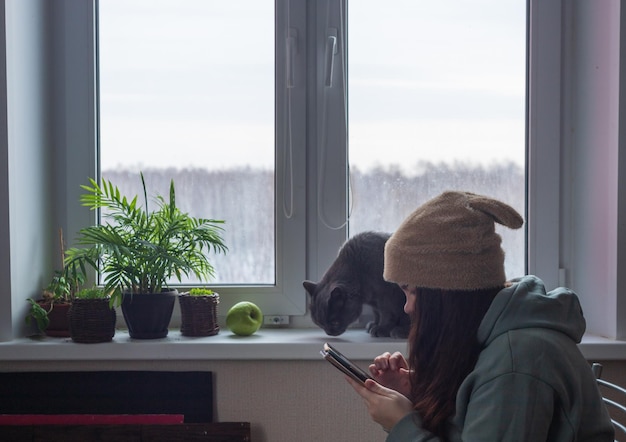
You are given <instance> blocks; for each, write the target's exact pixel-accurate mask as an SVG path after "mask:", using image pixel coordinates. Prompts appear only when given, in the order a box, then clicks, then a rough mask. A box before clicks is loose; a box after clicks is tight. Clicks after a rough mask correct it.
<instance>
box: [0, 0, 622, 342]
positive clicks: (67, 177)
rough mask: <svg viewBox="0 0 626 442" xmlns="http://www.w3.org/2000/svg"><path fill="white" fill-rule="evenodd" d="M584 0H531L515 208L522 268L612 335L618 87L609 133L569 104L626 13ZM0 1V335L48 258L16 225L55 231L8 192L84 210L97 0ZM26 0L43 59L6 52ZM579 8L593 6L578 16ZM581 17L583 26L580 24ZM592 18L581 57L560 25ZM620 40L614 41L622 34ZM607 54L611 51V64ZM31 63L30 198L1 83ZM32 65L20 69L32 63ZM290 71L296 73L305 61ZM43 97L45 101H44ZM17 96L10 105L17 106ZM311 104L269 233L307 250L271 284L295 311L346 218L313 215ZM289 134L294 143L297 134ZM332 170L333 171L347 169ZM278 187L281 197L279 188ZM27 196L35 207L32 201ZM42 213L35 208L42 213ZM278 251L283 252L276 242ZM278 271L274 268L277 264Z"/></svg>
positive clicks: (13, 47) (6, 86)
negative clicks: (288, 280)
mask: <svg viewBox="0 0 626 442" xmlns="http://www.w3.org/2000/svg"><path fill="white" fill-rule="evenodd" d="M292 3H293V2H292ZM316 3H317V2H307V3H306V8H308V10H307V11H306V12H311V9H313V8H316V7H320V6H319V5H317V6H316ZM320 3H321V2H320ZM583 3H584V2H583ZM583 3H580V4H578V3H577V4H571V2H562V1H561V0H530V1H529V5H530V6H529V11H530V13H529V26H530V39H529V71H528V79H529V85H530V89H529V96H528V107H529V116H528V118H529V120H528V144H529V148H528V149H529V150H528V192H527V195H528V212H527V214H526V219H527V225H528V229H529V234H528V268H529V272H530V273H534V274H537V275H539V276H540V277H542V279H544V281H545V282H546V285H547V287H548V288H551V287H554V286H556V285H559V283H564V284H565V285H568V286H570V287H572V288H573V289H574V290H576V291H578V292H579V295H580V296H581V301H582V303H583V308H584V309H585V313H586V316H587V318H588V323H587V325H588V331H591V332H592V333H598V334H602V335H604V336H608V337H614V338H615V337H617V338H624V337H626V331H625V330H624V328H626V321H624V320H622V319H626V302H625V301H626V293H625V292H626V290H624V287H623V283H622V282H621V280H620V278H619V276H620V275H619V273H620V272H619V270H620V268H621V266H622V265H623V262H624V256H626V255H625V251H626V241H625V240H624V238H625V233H626V225H625V226H621V225H620V223H619V221H620V220H622V219H624V216H625V213H626V191H624V190H621V189H624V188H625V187H624V186H623V184H624V181H625V178H624V176H625V175H626V174H625V173H624V171H625V170H626V163H625V161H626V160H625V159H624V158H623V156H620V155H619V151H620V150H621V149H620V148H621V145H622V144H623V143H624V142H625V141H626V137H624V135H623V133H624V130H623V129H624V122H623V121H620V119H619V115H620V114H621V113H623V112H624V106H626V99H622V100H618V102H617V105H614V107H611V108H610V109H608V110H606V112H607V115H603V117H606V118H604V120H606V121H609V123H611V124H612V125H613V126H611V127H610V128H609V129H610V130H612V131H613V130H616V131H617V134H616V135H614V136H612V138H610V139H608V140H604V139H602V136H601V135H598V134H597V133H603V131H602V130H601V129H604V127H602V123H603V121H600V120H598V119H593V118H592V119H589V118H587V117H586V116H585V113H584V106H585V105H587V103H584V104H581V103H580V102H577V98H580V97H582V96H584V94H585V93H586V92H594V91H593V89H594V88H595V87H600V92H603V91H604V90H603V89H601V85H604V84H605V83H606V82H605V81H604V80H606V78H604V77H602V75H607V74H604V73H603V72H604V71H603V70H602V69H604V68H607V69H608V68H610V74H611V75H613V77H616V79H615V78H613V77H611V78H610V79H611V81H612V82H609V85H608V86H606V87H613V88H614V87H615V85H616V84H617V85H618V86H619V85H620V84H626V68H624V67H622V66H623V65H624V63H623V62H622V60H624V59H626V56H625V55H624V50H621V49H620V45H619V42H620V41H624V40H626V39H625V38H624V36H623V35H624V34H626V18H625V17H626V13H625V12H624V11H622V10H621V9H620V6H619V2H617V1H614V2H591V3H592V4H593V9H590V10H586V9H585V8H591V6H590V5H586V4H583ZM0 6H1V7H2V8H3V10H4V13H5V14H4V18H5V21H3V23H2V26H1V29H2V31H3V32H2V33H1V35H0V39H1V40H2V41H1V43H2V45H3V47H4V48H5V52H4V53H3V54H0V55H2V57H3V58H4V60H3V61H4V69H6V75H5V77H0V80H2V85H1V87H0V95H2V97H0V98H1V99H0V102H1V103H6V110H5V111H6V112H4V114H5V115H6V120H4V119H3V121H0V124H1V125H2V127H1V129H2V130H0V137H2V140H1V143H0V154H1V155H2V161H0V168H2V170H0V172H2V173H1V174H3V175H4V176H5V178H7V181H8V183H7V186H6V187H4V186H3V189H2V190H1V191H0V202H1V203H2V204H3V206H6V207H8V208H9V211H8V213H9V216H8V221H7V219H6V218H2V219H3V223H5V224H6V223H8V226H7V225H5V224H3V225H2V228H0V235H2V237H0V240H1V242H2V243H3V244H8V247H4V248H2V250H0V258H2V259H1V261H2V262H3V263H4V267H3V269H4V270H3V273H2V274H3V275H5V276H6V277H8V279H9V286H10V287H9V288H10V293H11V296H5V297H2V298H0V299H1V300H0V307H2V308H0V312H1V313H0V319H2V321H0V323H2V324H3V325H2V327H1V328H0V339H2V340H6V339H7V338H8V339H10V338H11V336H19V335H20V334H19V330H20V326H19V325H18V324H22V323H23V315H22V312H23V310H24V308H23V304H24V300H25V299H26V298H27V297H29V296H34V294H35V293H36V292H37V291H38V290H39V289H40V287H39V285H40V284H41V279H42V278H43V277H45V276H47V274H48V273H49V266H46V265H44V264H46V263H45V262H43V261H41V260H40V259H38V260H33V259H32V258H31V259H24V258H25V257H24V256H23V253H21V251H20V250H21V245H22V243H23V242H24V240H25V238H28V237H30V236H32V235H37V237H43V238H44V239H46V238H47V239H46V241H47V242H48V244H55V243H56V241H55V238H54V236H55V235H56V229H53V228H51V229H49V230H48V231H47V232H46V233H42V232H40V229H39V227H38V225H34V224H33V223H30V222H29V221H30V219H31V218H30V217H31V216H32V215H33V212H36V211H35V210H25V209H24V208H23V207H22V205H20V204H18V200H19V199H20V198H35V200H33V201H40V202H41V203H42V204H41V205H42V207H43V206H45V204H44V203H45V201H46V199H50V200H52V201H53V202H54V208H55V211H54V216H55V217H56V218H55V219H56V220H57V221H58V223H57V224H58V225H61V226H63V228H64V230H65V231H66V232H76V231H78V230H79V229H80V227H82V226H85V225H89V224H92V223H93V222H94V219H93V214H92V213H88V212H86V211H84V210H83V209H82V208H80V206H79V202H78V201H79V200H78V196H79V194H80V187H79V186H80V184H82V183H84V182H85V180H86V179H87V177H89V176H95V173H96V170H95V164H96V163H95V160H96V157H97V151H96V149H95V146H96V145H97V144H96V140H97V138H98V137H97V127H96V125H95V121H96V116H97V115H96V111H97V106H96V103H95V99H94V97H95V94H94V91H95V88H96V86H97V85H96V77H95V72H96V70H95V63H94V60H95V58H94V48H95V42H96V32H95V27H94V23H95V21H94V19H95V0H90V1H85V0H57V1H55V2H41V3H39V2H37V3H36V2H30V3H28V4H27V2H16V3H13V1H12V0H2V1H0ZM17 6H19V8H18V7H17ZM28 8H34V9H36V8H41V9H45V14H41V16H45V17H46V18H47V20H49V21H47V22H46V25H47V26H48V32H49V36H50V40H49V41H48V42H47V43H46V45H47V46H46V49H49V50H50V52H49V54H48V55H45V57H48V58H47V59H46V60H47V62H46V63H39V64H37V63H33V62H32V60H30V59H25V58H22V57H19V56H18V55H17V54H20V53H21V51H22V50H25V51H31V49H32V48H33V47H35V46H33V45H34V43H33V42H30V41H29V42H26V43H25V42H23V41H21V40H20V39H18V38H16V37H15V35H14V34H11V32H9V31H10V30H11V29H12V26H14V25H13V24H12V23H15V22H14V20H15V19H17V20H18V22H19V23H20V24H21V25H26V26H27V25H28V23H29V22H28V20H26V17H25V14H24V13H25V12H26V9H28ZM292 11H297V14H296V15H295V16H294V17H293V21H294V22H295V23H301V24H299V25H298V26H303V33H304V35H307V36H309V37H310V36H311V34H312V33H313V28H311V25H310V24H309V23H306V22H300V21H298V20H302V19H303V17H302V15H301V14H303V13H304V10H298V9H297V8H296V9H292ZM603 14H604V15H603ZM586 15H587V16H588V15H595V16H594V17H592V18H589V19H587V18H585V17H586ZM598 17H600V18H605V19H606V18H609V19H610V20H608V23H609V24H610V26H607V25H606V23H607V21H606V20H605V21H602V20H596V21H594V20H593V19H594V18H598ZM580 24H583V25H584V26H582V27H581V26H579V25H580ZM31 25H32V26H33V30H32V32H33V34H35V32H36V30H35V27H36V26H37V25H38V22H37V23H35V22H32V23H31ZM307 26H308V28H307ZM20 30H21V31H22V33H21V34H20V35H25V34H27V33H28V31H27V30H26V29H25V28H23V27H22V28H20ZM317 31H318V32H319V30H317ZM601 31H606V32H607V33H608V38H609V40H610V42H611V44H609V45H605V46H601V47H606V48H607V49H606V52H600V53H599V54H596V55H597V56H598V57H600V58H599V59H598V60H596V59H591V55H589V53H587V52H585V51H581V52H582V53H578V52H577V51H575V50H574V46H572V43H571V41H570V37H572V35H574V36H575V37H577V38H578V41H579V42H588V41H595V40H594V39H598V38H600V37H602V36H603V35H604V34H603V33H602V32H601ZM313 34H314V33H313ZM599 36H600V37H599ZM616 42H617V44H616ZM279 46H280V45H279ZM323 46H324V45H323V44H321V43H319V40H317V41H315V40H311V39H310V38H309V39H308V40H307V44H306V47H302V46H300V45H299V46H298V50H299V51H300V49H302V50H303V52H302V57H303V59H302V61H303V62H304V58H306V59H307V60H309V59H311V58H313V57H316V56H317V55H319V54H318V52H319V51H320V50H322V49H321V48H323ZM599 47H600V46H599ZM621 47H626V45H624V44H622V45H621ZM583 49H584V48H583ZM40 52H41V54H38V55H40V56H41V57H42V58H44V53H45V52H46V51H43V50H42V51H40ZM29 53H30V52H29ZM298 53H299V54H300V52H298ZM585 57H587V58H585ZM620 57H621V60H620ZM615 60H618V63H617V67H615ZM591 62H593V63H591ZM33 66H34V67H35V68H38V69H41V73H40V74H41V75H40V76H41V77H45V78H46V80H47V81H48V82H49V83H48V87H49V88H50V91H51V93H50V94H48V96H47V97H40V98H39V101H41V102H43V103H44V105H43V106H42V107H41V110H43V111H44V112H45V113H46V114H47V115H48V117H47V118H48V119H49V120H50V122H51V123H50V126H51V127H52V130H51V131H50V134H49V138H50V140H47V142H46V143H44V142H41V143H39V145H41V146H46V149H47V148H49V147H50V146H52V148H53V149H54V154H55V155H54V158H55V161H56V163H55V164H54V167H55V171H56V172H57V173H56V174H55V176H54V178H53V185H52V186H50V187H48V188H47V189H46V191H47V192H48V193H47V194H45V195H42V196H40V197H39V198H40V200H37V198H38V196H37V195H35V194H32V195H30V194H29V195H28V196H23V195H21V194H20V193H19V189H21V188H22V187H21V186H20V185H21V184H23V183H28V181H25V179H23V178H22V177H23V176H27V175H28V174H31V175H33V174H38V173H39V172H43V171H46V172H47V171H48V169H46V167H47V168H49V167H50V164H46V165H39V163H37V162H33V161H32V154H33V149H35V150H36V149H38V148H39V147H37V146H35V145H34V144H33V145H32V146H31V145H29V146H27V147H28V150H27V151H24V153H23V149H22V146H19V147H18V146H15V145H13V144H12V143H13V138H12V135H11V133H16V132H19V131H20V130H22V129H20V128H16V127H15V126H14V125H13V124H14V121H13V120H14V118H15V112H14V110H15V109H14V107H15V103H16V100H17V99H18V98H21V99H23V97H16V96H15V94H16V93H17V92H18V91H16V90H14V89H12V86H13V84H12V81H14V77H13V75H15V73H16V72H20V71H21V69H22V68H28V69H30V68H32V67H33ZM298 66H300V65H298ZM302 66H303V65H302ZM297 69H302V67H300V68H296V71H295V72H298V70H297ZM320 69H321V67H320V68H318V69H317V72H315V73H312V72H311V71H306V75H307V81H308V83H307V84H308V88H307V89H306V90H304V91H301V92H299V93H302V94H304V95H305V96H306V97H307V99H308V100H309V101H311V100H313V101H315V100H318V101H319V97H317V96H316V93H315V92H314V91H313V90H312V85H311V81H312V79H315V78H317V76H318V75H319V70H320ZM30 72H31V73H32V70H31V71H30ZM300 74H302V75H304V71H301V72H300ZM39 78H40V77H37V76H33V79H32V80H29V79H27V80H20V87H21V89H20V91H21V90H25V89H24V82H27V81H32V82H33V84H35V82H36V81H38V80H39ZM26 86H27V85H26ZM613 90H614V89H613ZM624 90H626V88H619V98H622V97H624V94H625V93H624V92H623V91H624ZM590 96H594V97H595V96H596V95H593V94H590ZM28 98H31V97H28ZM602 99H603V96H599V98H597V100H596V101H594V102H593V103H592V104H594V105H595V106H597V107H601V106H602V105H603V104H604V103H603V102H602ZM45 103H48V104H47V106H46V105H45ZM23 108H24V107H23V106H22V107H21V108H20V109H23ZM316 109H317V108H316V107H310V108H309V110H308V111H306V113H305V114H301V115H298V117H297V118H296V120H294V121H296V124H299V125H300V126H299V127H300V128H304V130H302V131H301V132H302V133H306V134H307V138H306V139H305V141H304V144H305V145H306V149H305V151H306V154H305V163H306V168H305V169H304V170H303V169H298V170H296V169H295V168H294V178H295V181H294V182H297V183H298V184H297V185H294V186H293V189H294V191H297V195H296V194H294V202H297V204H299V205H302V207H300V209H301V210H302V211H303V213H302V214H299V215H298V216H302V217H303V219H304V222H303V224H300V225H299V226H298V227H297V228H293V229H292V230H290V227H288V226H287V225H284V226H282V228H284V229H285V231H286V232H287V234H286V235H285V236H283V237H282V241H283V242H282V243H281V242H280V241H281V239H279V240H278V244H279V247H278V253H279V254H280V253H286V251H288V250H291V249H293V248H295V247H292V246H293V244H290V243H289V242H288V239H289V238H293V239H294V240H295V243H294V244H296V245H297V246H296V247H300V246H302V244H304V248H305V250H306V254H305V255H303V257H300V258H298V259H297V261H298V262H299V263H300V264H304V262H306V271H302V270H299V271H298V272H297V274H296V277H295V278H294V281H295V282H293V283H292V285H291V286H288V285H287V284H283V285H282V287H281V288H282V290H283V293H286V294H287V296H292V298H290V299H293V300H295V301H294V304H293V306H291V307H289V308H290V309H291V311H292V312H295V313H293V314H302V313H303V312H304V310H305V308H306V305H305V304H306V298H305V295H304V291H303V290H302V289H301V287H300V283H301V280H300V279H301V278H302V277H303V276H304V277H307V278H311V279H315V278H318V277H319V276H320V274H321V273H323V270H324V269H325V268H326V267H327V265H328V263H329V262H330V261H331V260H332V258H334V254H335V253H336V244H337V243H338V242H341V241H337V240H338V239H340V238H345V232H341V231H335V230H333V231H332V232H329V231H327V229H325V228H324V226H321V225H320V223H319V222H318V221H317V219H318V216H317V213H316V204H315V203H314V202H317V200H318V198H317V189H316V186H315V185H314V183H315V179H314V178H312V177H315V176H316V171H317V168H316V167H317V165H316V159H317V158H319V151H318V150H317V146H318V144H319V143H318V140H317V138H316V135H315V132H316V127H317V125H318V124H319V122H318V118H317V113H316ZM311 110H313V111H311ZM20 118H21V114H20ZM621 120H623V119H621ZM596 129H597V130H596ZM581 132H582V135H581ZM596 132H597V133H596ZM340 135H341V134H339V136H340ZM299 143H303V142H302V141H299ZM294 146H296V144H294ZM296 147H299V148H301V147H302V144H299V145H297V146H296ZM594 149H595V150H594ZM296 150H298V151H299V154H302V152H301V151H300V150H299V149H294V157H295V152H296ZM596 151H598V152H601V153H602V155H600V156H601V158H600V159H601V160H602V161H604V163H601V164H600V165H604V166H607V167H606V168H605V169H606V170H604V169H602V168H599V169H598V168H596V169H593V170H590V168H586V167H585V164H584V161H585V160H586V159H588V158H593V159H594V160H595V159H596V158H595V157H593V155H595V154H593V152H596ZM590 152H592V153H590ZM43 153H44V151H43V150H42V154H43ZM9 154H10V155H9ZM590 155H591V156H590ZM598 161H600V160H598ZM23 164H30V165H31V167H33V166H36V167H39V168H41V170H39V169H37V170H30V169H29V170H22V168H20V165H23ZM294 164H295V161H294ZM607 170H608V173H607ZM620 172H621V173H620ZM583 179H584V180H587V181H589V182H598V183H599V184H598V185H597V186H594V187H593V188H592V189H581V187H579V186H576V185H572V182H573V181H574V180H583ZM343 180H344V178H343V177H341V178H338V179H337V182H336V183H338V184H341V183H342V181H343ZM594 180H596V181H594ZM279 181H280V180H277V182H279ZM343 182H344V184H345V181H343ZM312 183H313V184H312ZM620 184H622V185H621V186H620ZM338 198H339V199H338V202H337V203H336V205H338V206H342V205H343V201H342V198H345V196H344V197H340V196H338ZM603 198H604V199H607V198H608V200H609V201H608V203H607V204H605V205H601V206H598V205H596V206H594V208H597V209H598V210H600V212H598V213H595V216H594V217H592V218H590V219H582V221H581V218H580V216H578V215H584V214H585V209H587V208H588V207H591V206H592V205H593V204H594V203H595V202H596V201H598V200H600V199H603ZM278 201H279V202H280V198H279V200H278ZM312 202H313V203H312ZM333 204H335V203H333ZM29 207H30V208H31V209H34V207H33V206H32V204H31V205H30V206H29ZM305 210H306V212H304V211H305ZM5 213H6V212H5ZM44 213H45V211H44V210H43V209H42V210H41V214H42V215H43V214H44ZM5 221H6V222H5ZM622 224H624V223H622ZM303 226H304V227H303ZM29 229H30V230H29ZM605 232H608V233H605ZM24 235H26V236H24ZM289 235H292V236H289ZM18 237H19V238H18ZM303 238H304V242H303ZM581 238H582V239H581ZM18 239H19V240H18ZM583 240H584V241H583ZM591 243H593V244H600V245H601V246H602V247H600V249H602V250H604V251H602V250H601V251H595V250H594V253H595V254H596V255H597V257H598V258H599V259H598V261H599V262H602V263H603V268H597V267H598V266H593V265H592V266H589V261H588V260H581V259H580V256H582V255H583V254H585V253H588V251H587V250H584V249H583V250H581V247H584V246H585V244H591ZM596 255H591V258H595V257H596ZM282 258H283V259H284V258H287V259H288V257H287V256H286V255H284V256H282ZM5 270H6V271H5ZM33 272H36V274H39V275H40V278H32V277H31V275H33ZM282 276H285V270H283V275H282ZM23 288H27V289H26V290H23ZM594 288H597V292H598V293H594ZM18 289H19V291H18ZM249 289H250V291H249V292H246V293H245V294H244V293H240V294H233V296H234V297H235V298H236V297H237V296H240V297H245V296H246V295H247V294H252V293H253V292H254V288H249ZM283 296H285V295H284V294H280V295H278V297H277V298H276V299H278V301H277V303H278V304H281V305H282V304H289V302H285V300H284V299H283V298H282V297H283ZM225 302H226V301H225ZM229 302H230V301H229ZM267 313H270V314H272V313H278V312H271V311H268V312H267ZM289 314H292V313H289Z"/></svg>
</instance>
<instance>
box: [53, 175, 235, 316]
mask: <svg viewBox="0 0 626 442" xmlns="http://www.w3.org/2000/svg"><path fill="white" fill-rule="evenodd" d="M140 175H141V183H142V186H143V197H144V205H143V206H140V205H138V204H137V196H135V197H134V198H132V199H130V198H127V197H126V196H123V195H122V194H121V192H120V190H119V188H118V187H117V186H115V185H113V184H112V183H111V182H110V181H106V180H104V179H103V180H102V185H99V184H98V183H97V182H96V181H95V180H93V179H91V178H90V179H89V181H90V183H91V185H90V186H89V185H82V186H81V187H82V188H83V189H84V190H85V191H86V193H84V194H83V195H81V202H82V204H83V205H84V206H87V207H89V208H90V209H92V210H97V209H104V210H103V213H104V214H103V216H104V217H105V218H107V222H106V223H103V224H101V225H94V226H89V227H86V228H83V229H81V230H80V232H79V234H78V238H77V247H73V248H70V249H68V250H66V252H65V253H66V259H65V266H66V268H67V269H68V271H69V272H70V273H71V274H83V275H85V269H86V266H90V267H92V268H94V269H96V270H100V271H101V272H102V274H103V278H104V290H105V291H106V292H107V293H111V294H112V295H111V303H112V304H115V305H119V303H120V302H121V297H122V294H123V293H124V292H126V293H131V294H132V293H160V292H161V291H162V290H163V289H166V288H167V287H168V281H170V280H172V279H173V278H176V279H177V280H178V281H179V282H181V281H182V276H183V275H185V276H191V275H195V276H196V277H197V278H198V279H200V280H205V279H207V278H211V277H213V275H214V268H213V266H212V265H211V263H210V261H209V259H208V257H207V255H206V254H205V253H204V251H205V250H206V251H210V250H213V252H215V253H220V252H222V253H225V252H226V251H227V250H228V249H227V247H226V246H225V245H224V242H223V240H222V238H221V233H222V231H223V228H222V227H221V224H223V223H224V221H223V220H214V219H204V218H195V217H192V216H190V215H188V214H187V213H184V212H181V211H180V210H179V209H178V208H177V207H176V195H175V190H174V181H173V180H172V181H171V182H170V192H169V200H167V201H166V200H165V199H164V198H163V197H161V196H157V197H156V204H157V209H156V210H154V211H150V210H149V209H148V197H147V192H146V183H145V179H144V176H143V173H142V174H140ZM109 220H110V221H111V222H109Z"/></svg>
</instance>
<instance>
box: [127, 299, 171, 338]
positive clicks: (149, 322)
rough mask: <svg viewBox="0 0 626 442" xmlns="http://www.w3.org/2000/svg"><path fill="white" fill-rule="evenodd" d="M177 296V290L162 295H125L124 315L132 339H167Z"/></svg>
mask: <svg viewBox="0 0 626 442" xmlns="http://www.w3.org/2000/svg"><path fill="white" fill-rule="evenodd" d="M177 295H178V291H177V290H172V291H167V292H161V293H132V294H130V293H124V297H123V299H122V314H123V315H124V320H125V321H126V326H127V327H128V334H129V335H130V337H131V338H135V339H159V338H164V337H166V336H167V333H168V331H169V330H168V327H169V325H170V320H171V319H172V312H173V311H174V304H175V303H176V297H177Z"/></svg>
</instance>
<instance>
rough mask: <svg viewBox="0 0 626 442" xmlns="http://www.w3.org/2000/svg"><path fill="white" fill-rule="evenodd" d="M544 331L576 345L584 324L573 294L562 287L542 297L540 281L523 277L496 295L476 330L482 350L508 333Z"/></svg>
mask: <svg viewBox="0 0 626 442" xmlns="http://www.w3.org/2000/svg"><path fill="white" fill-rule="evenodd" d="M523 328H546V329H551V330H556V331H560V332H562V333H564V334H566V335H567V336H569V337H570V338H571V339H572V340H573V341H574V342H576V343H578V342H580V340H581V339H582V336H583V334H584V333H585V328H586V323H585V318H584V317H583V313H582V308H581V306H580V302H579V301H578V297H577V296H576V294H575V293H574V292H573V291H571V290H569V289H567V288H563V287H559V288H557V289H555V290H553V291H551V292H549V293H546V289H545V286H544V284H543V281H541V280H540V279H539V278H537V277H535V276H525V277H523V278H520V279H519V280H515V281H513V285H511V286H510V287H507V288H505V289H503V290H502V291H500V293H498V294H497V295H496V297H495V299H494V300H493V303H492V304H491V307H489V310H488V311H487V313H486V314H485V317H484V318H483V321H482V322H481V324H480V327H479V328H478V336H477V337H478V342H480V343H481V344H482V345H483V346H484V347H486V346H488V345H489V344H490V343H491V341H493V340H494V339H495V338H497V337H498V336H500V335H501V334H503V333H506V332H508V331H510V330H518V329H523Z"/></svg>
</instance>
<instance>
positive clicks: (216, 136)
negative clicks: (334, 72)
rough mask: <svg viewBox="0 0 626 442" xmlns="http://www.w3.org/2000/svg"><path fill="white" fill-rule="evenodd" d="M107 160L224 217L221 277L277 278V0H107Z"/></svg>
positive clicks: (120, 174)
mask: <svg viewBox="0 0 626 442" xmlns="http://www.w3.org/2000/svg"><path fill="white" fill-rule="evenodd" d="M99 74H100V77H99V82H100V167H101V173H102V176H103V178H105V179H107V180H111V181H113V183H115V184H117V185H118V186H120V187H121V188H122V189H123V190H124V192H125V193H127V194H131V195H135V194H140V195H141V182H140V179H139V171H143V172H144V175H145V176H146V181H147V186H148V194H149V196H150V195H151V194H155V193H159V194H161V195H165V196H167V195H168V188H169V182H170V180H171V179H173V180H174V183H175V186H176V197H177V205H178V206H179V207H180V208H181V209H182V210H184V211H188V212H190V213H191V214H192V215H193V216H196V217H203V218H213V219H223V220H225V221H226V224H225V232H224V235H223V237H224V240H225V243H226V245H227V246H228V247H229V251H228V253H227V254H226V255H219V256H214V257H212V258H211V263H212V264H213V265H214V266H215V268H216V277H215V279H214V280H213V281H212V282H213V283H220V284H274V283H275V246H274V243H275V240H274V236H275V234H274V232H275V229H274V221H275V218H274V101H275V100H274V2H273V1H269V0H263V1H260V0H245V1H238V2H217V1H206V0H176V1H174V0H156V1H155V0H101V1H100V2H99Z"/></svg>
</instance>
